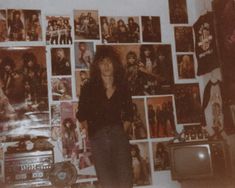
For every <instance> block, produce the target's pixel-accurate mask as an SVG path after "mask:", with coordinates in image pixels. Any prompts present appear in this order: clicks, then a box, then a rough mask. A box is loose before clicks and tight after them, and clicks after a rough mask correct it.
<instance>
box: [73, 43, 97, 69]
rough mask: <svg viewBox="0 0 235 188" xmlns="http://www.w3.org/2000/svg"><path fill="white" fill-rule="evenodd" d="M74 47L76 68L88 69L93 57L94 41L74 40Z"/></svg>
mask: <svg viewBox="0 0 235 188" xmlns="http://www.w3.org/2000/svg"><path fill="white" fill-rule="evenodd" d="M74 47H75V52H74V53H75V65H76V68H81V69H89V68H90V66H91V63H92V62H93V59H94V53H95V52H94V43H93V42H75V43H74Z"/></svg>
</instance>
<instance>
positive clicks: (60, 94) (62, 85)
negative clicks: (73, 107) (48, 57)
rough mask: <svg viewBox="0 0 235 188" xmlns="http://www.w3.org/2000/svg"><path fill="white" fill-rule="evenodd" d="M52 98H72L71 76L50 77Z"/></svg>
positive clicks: (61, 99) (59, 99) (55, 99)
mask: <svg viewBox="0 0 235 188" xmlns="http://www.w3.org/2000/svg"><path fill="white" fill-rule="evenodd" d="M51 89H52V100H53V101H64V100H71V99H72V85H71V77H63V78H59V77H58V78H52V79H51Z"/></svg>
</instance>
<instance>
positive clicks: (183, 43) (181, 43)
mask: <svg viewBox="0 0 235 188" xmlns="http://www.w3.org/2000/svg"><path fill="white" fill-rule="evenodd" d="M174 33H175V48H176V52H194V41H193V30H192V27H191V26H190V27H188V26H182V27H181V26H177V27H174Z"/></svg>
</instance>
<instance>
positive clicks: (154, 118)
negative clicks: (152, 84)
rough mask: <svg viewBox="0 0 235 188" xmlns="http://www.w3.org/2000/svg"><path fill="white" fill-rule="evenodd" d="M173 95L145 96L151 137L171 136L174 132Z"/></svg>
mask: <svg viewBox="0 0 235 188" xmlns="http://www.w3.org/2000/svg"><path fill="white" fill-rule="evenodd" d="M173 105H174V104H173V96H154V97H148V98H147V108H148V123H149V129H150V136H151V138H162V137H172V136H174V135H175V133H176V124H175V118H174V114H175V110H174V107H173Z"/></svg>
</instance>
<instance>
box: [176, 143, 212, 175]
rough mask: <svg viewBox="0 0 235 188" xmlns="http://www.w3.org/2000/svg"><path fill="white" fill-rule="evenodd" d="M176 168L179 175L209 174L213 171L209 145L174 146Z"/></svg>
mask: <svg viewBox="0 0 235 188" xmlns="http://www.w3.org/2000/svg"><path fill="white" fill-rule="evenodd" d="M173 158H174V169H175V173H176V174H177V175H178V176H182V177H187V176H195V175H208V174H211V173H212V167H211V158H210V148H209V145H196V146H195V145H192V146H183V147H177V148H174V153H173Z"/></svg>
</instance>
